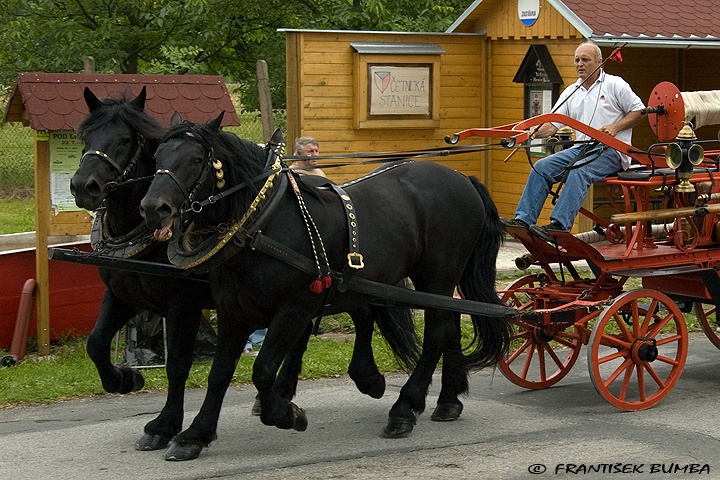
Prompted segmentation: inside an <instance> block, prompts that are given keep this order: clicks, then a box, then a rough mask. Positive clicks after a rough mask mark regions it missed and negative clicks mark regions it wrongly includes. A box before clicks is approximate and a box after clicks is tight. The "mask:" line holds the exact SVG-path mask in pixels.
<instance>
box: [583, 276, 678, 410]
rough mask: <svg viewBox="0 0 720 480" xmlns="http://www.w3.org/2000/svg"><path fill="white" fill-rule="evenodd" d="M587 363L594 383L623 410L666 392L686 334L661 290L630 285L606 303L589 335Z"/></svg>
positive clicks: (639, 406) (637, 407) (674, 375)
mask: <svg viewBox="0 0 720 480" xmlns="http://www.w3.org/2000/svg"><path fill="white" fill-rule="evenodd" d="M589 345H590V348H589V349H588V353H587V355H588V368H589V370H590V378H591V379H592V382H593V385H595V389H596V390H597V391H598V393H600V395H602V396H603V397H604V398H605V400H607V401H608V402H609V403H611V404H612V405H614V406H616V407H618V408H620V409H623V410H643V409H646V408H650V407H652V406H653V405H655V404H657V403H658V402H659V401H660V400H662V399H663V398H665V396H666V395H667V394H668V393H670V391H671V390H672V389H673V387H674V386H675V383H677V381H678V378H680V374H681V373H682V369H683V367H684V366H685V359H686V358H687V349H688V334H687V327H686V326H685V320H684V319H683V316H682V313H681V312H680V309H679V308H678V306H677V305H676V304H675V302H673V301H672V300H671V299H670V298H669V297H668V296H667V295H665V294H664V293H660V292H657V291H655V290H646V289H640V290H633V291H630V292H625V293H623V294H622V295H620V296H619V297H618V298H617V299H616V300H615V301H614V302H613V303H612V304H611V305H608V306H607V307H606V308H605V310H603V312H602V313H601V314H600V317H599V319H598V321H597V323H596V324H595V327H594V328H593V331H592V334H591V335H590V344H589Z"/></svg>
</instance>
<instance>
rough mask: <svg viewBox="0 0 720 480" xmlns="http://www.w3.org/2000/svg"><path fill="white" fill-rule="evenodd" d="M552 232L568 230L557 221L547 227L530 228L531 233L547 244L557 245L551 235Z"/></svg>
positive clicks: (534, 226)
mask: <svg viewBox="0 0 720 480" xmlns="http://www.w3.org/2000/svg"><path fill="white" fill-rule="evenodd" d="M550 231H553V232H565V231H567V230H565V227H563V226H562V224H561V223H560V222H558V221H557V220H551V221H550V223H549V224H547V225H543V226H539V225H533V226H532V227H530V233H532V234H533V235H535V236H536V237H538V238H540V239H541V240H543V241H545V242H550V243H555V238H554V237H553V236H552V235H550Z"/></svg>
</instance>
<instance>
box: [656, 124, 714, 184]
mask: <svg viewBox="0 0 720 480" xmlns="http://www.w3.org/2000/svg"><path fill="white" fill-rule="evenodd" d="M696 139H697V137H696V136H695V132H694V131H693V129H692V127H691V126H690V125H689V124H685V126H683V127H682V128H681V129H680V132H678V135H677V137H675V140H677V142H673V143H671V144H669V145H668V146H667V148H666V149H665V162H666V163H667V164H668V166H669V167H670V168H674V169H675V171H676V172H675V173H676V175H677V178H678V180H679V181H680V182H679V183H678V184H677V185H675V191H676V192H680V193H688V192H694V191H695V187H694V186H693V185H692V183H690V179H691V178H692V175H693V167H694V166H697V165H700V163H702V161H703V158H705V151H704V150H703V148H702V147H701V146H700V145H697V144H693V140H696Z"/></svg>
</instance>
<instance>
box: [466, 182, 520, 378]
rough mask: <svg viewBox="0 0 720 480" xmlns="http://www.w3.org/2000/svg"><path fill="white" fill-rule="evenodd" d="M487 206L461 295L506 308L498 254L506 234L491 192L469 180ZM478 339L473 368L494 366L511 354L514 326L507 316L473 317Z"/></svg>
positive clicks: (473, 347) (470, 361) (470, 364)
mask: <svg viewBox="0 0 720 480" xmlns="http://www.w3.org/2000/svg"><path fill="white" fill-rule="evenodd" d="M469 178H470V181H471V182H472V184H473V186H474V187H475V189H476V190H477V192H478V194H480V198H481V199H482V202H483V205H484V210H485V211H484V212H482V213H478V214H479V215H482V214H483V213H484V217H485V218H484V221H483V227H482V231H481V234H480V236H479V237H478V241H477V243H476V244H475V248H474V249H473V252H472V254H471V256H470V259H469V261H468V264H467V266H466V267H465V270H464V271H463V274H462V277H461V279H460V285H459V286H458V287H459V291H460V294H461V295H462V296H463V297H464V298H467V299H468V300H474V301H477V302H483V303H490V304H497V305H503V302H502V301H501V300H500V298H499V297H498V295H497V291H496V290H495V281H496V273H497V272H496V262H497V256H498V252H499V251H500V247H501V246H502V244H503V242H504V240H505V231H504V229H503V224H502V220H501V219H500V215H499V214H498V210H497V207H496V206H495V202H493V200H492V198H491V197H490V191H489V190H488V189H487V187H486V186H485V185H483V184H482V183H481V182H480V181H479V180H478V179H477V178H475V177H469ZM471 318H472V322H473V325H474V331H475V338H473V339H472V342H471V344H470V347H469V348H468V349H469V350H470V352H471V353H470V354H469V355H468V356H467V357H466V362H467V363H468V367H470V368H484V367H487V366H490V365H494V364H495V363H496V362H497V361H498V360H499V359H500V358H502V356H503V355H505V353H506V352H507V350H508V348H509V345H510V335H511V333H512V324H511V323H510V320H509V318H507V317H492V316H480V315H471Z"/></svg>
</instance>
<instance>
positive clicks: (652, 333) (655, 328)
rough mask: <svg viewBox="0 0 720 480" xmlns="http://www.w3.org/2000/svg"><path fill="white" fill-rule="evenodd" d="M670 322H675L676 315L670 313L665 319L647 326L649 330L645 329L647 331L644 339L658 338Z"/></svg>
mask: <svg viewBox="0 0 720 480" xmlns="http://www.w3.org/2000/svg"><path fill="white" fill-rule="evenodd" d="M670 320H675V315H673V314H672V313H668V314H667V315H666V316H665V318H662V319H660V321H658V322H657V323H652V324H650V325H648V326H647V328H644V329H643V330H645V332H644V334H643V337H653V338H654V337H656V336H658V334H659V333H660V331H661V330H662V329H663V328H665V326H666V325H667V324H668V323H669V322H670Z"/></svg>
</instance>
